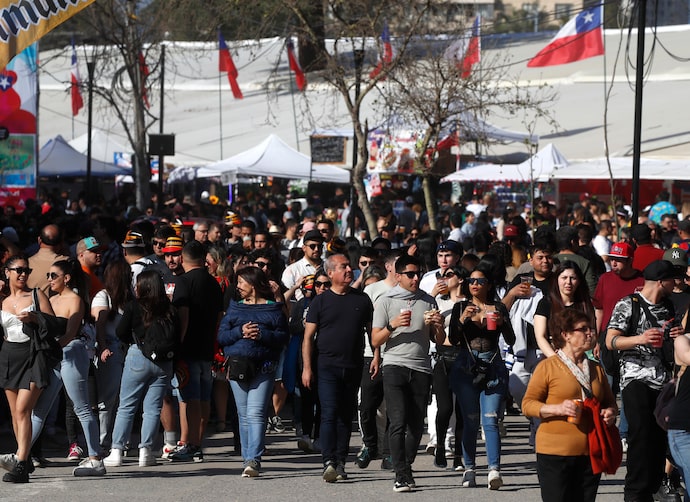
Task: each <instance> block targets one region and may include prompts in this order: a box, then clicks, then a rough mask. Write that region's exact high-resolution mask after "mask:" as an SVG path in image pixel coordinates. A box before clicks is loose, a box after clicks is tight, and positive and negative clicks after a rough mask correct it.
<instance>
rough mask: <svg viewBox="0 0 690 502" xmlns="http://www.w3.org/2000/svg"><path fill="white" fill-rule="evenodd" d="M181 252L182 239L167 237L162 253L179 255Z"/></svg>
mask: <svg viewBox="0 0 690 502" xmlns="http://www.w3.org/2000/svg"><path fill="white" fill-rule="evenodd" d="M180 251H182V238H181V237H178V236H176V235H175V236H173V237H168V239H167V240H166V241H165V247H164V248H163V253H179V252H180Z"/></svg>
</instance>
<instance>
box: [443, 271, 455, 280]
mask: <svg viewBox="0 0 690 502" xmlns="http://www.w3.org/2000/svg"><path fill="white" fill-rule="evenodd" d="M457 275H458V274H456V273H455V272H453V271H452V270H446V273H445V274H443V277H444V278H445V279H449V278H451V277H455V276H457Z"/></svg>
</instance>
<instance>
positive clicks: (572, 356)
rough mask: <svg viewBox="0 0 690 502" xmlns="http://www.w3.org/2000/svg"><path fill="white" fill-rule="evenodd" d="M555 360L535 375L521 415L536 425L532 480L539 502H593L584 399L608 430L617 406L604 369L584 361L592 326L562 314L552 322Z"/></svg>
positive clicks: (572, 313)
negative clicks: (594, 404)
mask: <svg viewBox="0 0 690 502" xmlns="http://www.w3.org/2000/svg"><path fill="white" fill-rule="evenodd" d="M553 326H554V331H553V344H554V346H555V347H556V352H555V354H554V355H552V356H550V357H549V358H548V359H546V360H544V361H542V362H541V363H540V364H539V365H538V366H537V367H536V369H535V370H534V374H533V375H532V378H531V379H530V382H529V385H528V386H527V392H526V393H525V397H524V398H523V400H522V412H523V413H524V415H525V416H528V417H537V418H540V419H541V421H542V422H541V425H540V426H539V429H538V430H537V437H536V451H537V474H538V476H539V485H540V487H541V494H542V500H548V501H550V502H551V501H553V502H558V501H566V500H568V501H593V500H595V499H596V496H597V489H598V486H599V480H600V478H601V474H598V475H595V474H594V473H593V472H592V464H591V460H590V456H589V440H588V437H587V432H588V431H589V430H590V429H591V428H592V427H593V425H592V417H591V414H590V415H589V416H587V415H586V414H582V402H583V399H584V398H585V396H587V395H591V396H593V397H595V398H596V399H597V400H598V401H599V403H600V405H601V416H602V418H603V420H604V423H605V424H606V425H607V426H613V425H614V423H615V420H616V414H617V411H618V410H617V408H616V400H615V398H614V396H613V392H612V391H611V387H610V386H609V383H608V380H607V379H606V374H605V373H604V370H603V368H602V367H601V366H600V365H599V364H597V363H596V362H594V361H591V360H589V359H588V358H587V356H586V352H587V351H588V350H590V349H591V348H592V346H593V345H594V344H595V343H596V332H595V330H594V328H593V326H594V325H593V324H592V320H591V319H590V317H589V316H588V315H587V314H585V313H584V312H581V311H578V310H575V309H564V310H561V311H560V312H558V313H557V314H555V316H554V319H553Z"/></svg>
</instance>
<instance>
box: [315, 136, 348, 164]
mask: <svg viewBox="0 0 690 502" xmlns="http://www.w3.org/2000/svg"><path fill="white" fill-rule="evenodd" d="M309 140H310V143H311V161H312V163H314V164H344V163H345V148H346V147H347V138H345V137H344V136H311V137H310V138H309Z"/></svg>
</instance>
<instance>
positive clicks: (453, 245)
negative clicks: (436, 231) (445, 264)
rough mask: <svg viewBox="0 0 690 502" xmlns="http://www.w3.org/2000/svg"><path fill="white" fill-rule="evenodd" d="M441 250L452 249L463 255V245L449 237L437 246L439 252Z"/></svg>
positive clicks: (453, 251)
mask: <svg viewBox="0 0 690 502" xmlns="http://www.w3.org/2000/svg"><path fill="white" fill-rule="evenodd" d="M439 251H450V252H451V253H455V254H457V255H461V254H462V245H461V244H460V243H459V242H458V241H454V240H453V239H448V240H445V241H443V242H441V244H439V245H438V247H437V248H436V252H437V253H438V252H439Z"/></svg>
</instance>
